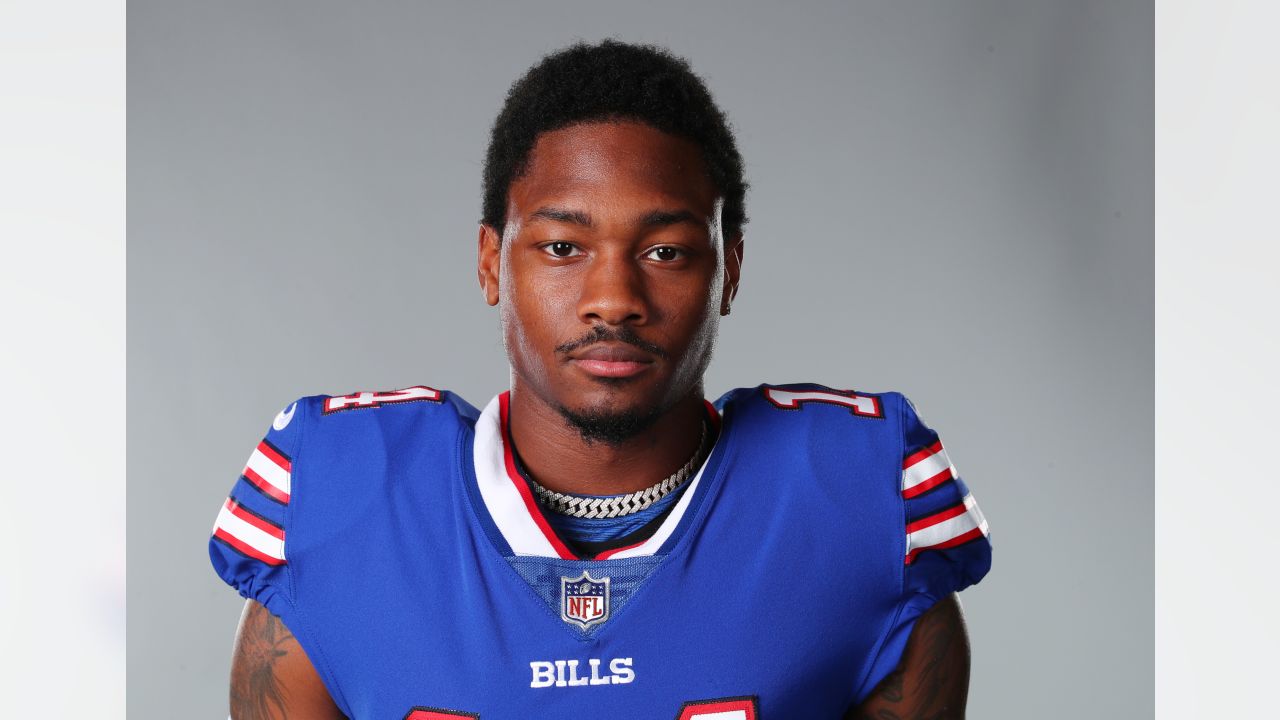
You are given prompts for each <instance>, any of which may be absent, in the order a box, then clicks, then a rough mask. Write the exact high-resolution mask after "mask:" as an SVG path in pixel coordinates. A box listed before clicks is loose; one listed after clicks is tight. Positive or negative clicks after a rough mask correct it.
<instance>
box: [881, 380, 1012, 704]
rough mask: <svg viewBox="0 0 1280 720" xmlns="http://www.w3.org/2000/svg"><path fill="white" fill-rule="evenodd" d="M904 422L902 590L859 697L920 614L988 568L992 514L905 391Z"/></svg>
mask: <svg viewBox="0 0 1280 720" xmlns="http://www.w3.org/2000/svg"><path fill="white" fill-rule="evenodd" d="M900 400H901V402H900V403H899V405H900V421H901V428H902V446H901V447H902V466H901V474H900V492H901V496H902V509H903V519H902V523H903V530H902V533H903V534H902V546H901V547H902V588H901V590H902V596H901V601H900V603H899V606H898V612H897V616H896V617H895V618H894V621H893V623H892V625H891V626H890V627H889V628H888V630H887V632H886V636H885V640H884V642H883V644H882V646H881V649H880V652H879V653H877V656H876V659H875V661H874V663H873V666H872V671H871V673H870V675H869V677H868V678H867V681H866V682H865V683H864V684H863V686H862V688H861V690H860V691H859V694H858V702H861V701H862V700H863V699H865V698H866V696H868V695H870V694H871V691H872V690H874V689H875V686H876V685H877V684H878V683H879V682H880V680H882V679H884V677H886V676H887V675H888V674H889V673H891V672H893V670H894V669H895V668H897V666H898V663H899V661H900V660H901V658H902V653H903V651H904V650H905V649H906V646H907V640H908V639H909V638H910V635H911V629H912V628H913V627H914V626H915V621H916V620H917V619H918V618H919V617H920V616H921V615H923V614H924V613H925V611H927V610H928V609H929V608H931V607H933V605H934V604H936V603H937V602H938V601H939V600H941V599H943V598H945V597H946V596H947V595H949V594H951V593H953V592H958V591H960V590H963V589H965V588H967V587H969V586H970V585H973V584H974V583H977V582H978V581H979V580H981V579H982V578H983V576H985V575H986V574H987V571H989V570H990V569H991V533H990V529H989V528H988V526H987V520H986V518H984V517H983V515H982V510H980V509H979V508H978V503H977V501H976V500H975V499H974V497H973V493H971V492H970V491H969V488H968V486H967V485H966V484H965V482H964V480H962V479H961V478H960V473H959V472H958V471H957V470H956V466H955V465H954V464H953V463H952V462H951V457H950V456H949V455H948V454H947V450H946V447H944V446H943V444H942V440H941V438H939V437H938V433H936V432H934V431H933V430H932V429H930V428H929V426H927V425H925V424H924V422H923V421H922V420H921V419H920V417H919V415H917V414H916V410H915V407H914V406H913V405H912V404H911V401H909V400H907V399H906V398H905V397H900Z"/></svg>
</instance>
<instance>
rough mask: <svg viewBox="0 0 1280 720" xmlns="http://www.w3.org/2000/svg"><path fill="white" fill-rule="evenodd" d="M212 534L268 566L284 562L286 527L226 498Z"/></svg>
mask: <svg viewBox="0 0 1280 720" xmlns="http://www.w3.org/2000/svg"><path fill="white" fill-rule="evenodd" d="M213 536H214V537H215V538H217V539H219V540H221V541H223V542H225V543H226V544H228V545H230V546H231V547H232V548H234V549H236V550H237V551H239V552H240V553H242V554H244V555H248V556H249V557H251V558H254V559H256V560H261V561H262V562H264V563H267V564H268V565H283V564H284V563H285V559H284V528H282V527H280V526H278V525H276V524H275V523H272V522H271V521H269V520H267V519H266V518H264V517H262V516H261V515H258V514H257V513H254V512H251V511H249V509H248V508H245V507H243V506H241V505H240V504H239V503H237V502H236V501H235V500H233V499H231V498H227V501H226V503H224V504H223V506H222V509H221V510H219V511H218V519H217V521H216V522H215V523H214V525H213Z"/></svg>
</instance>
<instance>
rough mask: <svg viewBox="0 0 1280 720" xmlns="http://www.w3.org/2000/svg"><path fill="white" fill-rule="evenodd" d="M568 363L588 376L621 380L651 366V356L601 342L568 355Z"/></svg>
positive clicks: (622, 345)
mask: <svg viewBox="0 0 1280 720" xmlns="http://www.w3.org/2000/svg"><path fill="white" fill-rule="evenodd" d="M569 361H570V362H571V363H573V364H574V365H576V366H578V368H579V369H581V370H582V371H583V372H586V373H587V374H588V375H594V376H596V377H605V378H622V377H631V376H633V375H638V374H640V373H642V372H644V371H645V370H648V369H649V368H650V367H652V366H653V356H652V355H650V354H648V353H646V352H644V351H643V350H640V349H639V348H636V347H634V346H631V345H628V344H626V343H620V342H601V343H596V344H594V345H589V346H587V347H585V348H582V349H580V350H576V351H574V352H572V353H570V354H569Z"/></svg>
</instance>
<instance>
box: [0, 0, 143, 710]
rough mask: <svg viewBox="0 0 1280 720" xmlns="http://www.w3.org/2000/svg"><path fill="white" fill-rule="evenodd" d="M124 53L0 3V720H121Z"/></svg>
mask: <svg viewBox="0 0 1280 720" xmlns="http://www.w3.org/2000/svg"><path fill="white" fill-rule="evenodd" d="M124 41H125V11H124V3H122V2H109V1H108V2H101V1H100V0H95V1H94V2H88V1H84V0H82V1H80V2H40V1H38V0H6V1H5V2H0V88H2V89H3V100H0V102H2V103H3V108H4V109H3V112H0V251H2V254H0V377H2V378H3V380H4V399H5V403H4V409H5V412H4V413H0V450H3V452H4V457H5V469H4V470H5V477H6V482H5V484H4V488H5V490H4V493H5V494H4V499H5V503H6V507H8V508H10V512H8V513H6V519H5V522H4V523H3V524H0V544H3V547H5V548H6V549H7V550H8V553H7V555H6V560H5V580H6V581H5V582H4V583H3V584H2V586H0V617H3V623H4V633H3V634H4V643H3V645H4V647H3V651H2V652H0V695H2V696H3V698H4V715H5V717H40V718H60V717H82V716H84V715H86V714H88V715H92V716H93V717H96V718H118V717H124V684H125V676H124V668H125V663H124V645H125V643H124V623H125V610H124V582H125V577H124V575H125V565H124V552H125V537H124V536H125V530H124V517H125V492H124V452H125V444H124V441H125V434H124V433H125V431H124V421H125V402H124V401H125V397H124V382H125V380H124V362H125V357H124V355H125V346H124V326H125V306H124V298H125V295H124V277H125V267H124V263H125V246H124V231H125V205H124V174H125V158H124V143H125V136H124V133H125V102H124V90H125V55H124ZM36 539H38V542H33V540H36Z"/></svg>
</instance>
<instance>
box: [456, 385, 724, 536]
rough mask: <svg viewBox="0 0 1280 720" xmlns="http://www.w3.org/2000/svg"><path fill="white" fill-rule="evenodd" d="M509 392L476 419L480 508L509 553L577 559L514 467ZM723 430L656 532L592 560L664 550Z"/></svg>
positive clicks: (687, 512) (711, 408) (714, 418)
mask: <svg viewBox="0 0 1280 720" xmlns="http://www.w3.org/2000/svg"><path fill="white" fill-rule="evenodd" d="M510 395H511V393H510V392H504V393H502V394H500V395H498V396H497V397H495V398H494V399H493V400H491V401H489V404H488V405H486V406H485V408H484V411H483V412H481V413H480V417H479V418H478V419H477V420H476V425H475V440H474V443H473V445H472V459H473V462H474V467H475V475H476V485H477V487H478V489H479V491H480V498H481V501H482V502H483V504H484V510H485V511H487V514H488V515H489V518H490V519H491V520H492V521H493V524H494V525H495V526H496V528H497V530H498V533H499V534H501V536H502V539H503V540H505V541H506V543H507V545H508V546H510V548H511V552H512V554H514V555H518V556H533V557H550V558H562V559H565V560H577V559H579V558H578V556H577V555H575V554H574V553H573V551H572V550H570V549H569V548H568V546H566V545H565V543H564V541H563V540H561V539H560V538H559V537H558V536H557V535H556V533H555V531H554V530H552V528H551V525H550V524H549V523H548V522H547V519H546V517H545V516H544V515H543V511H542V508H541V507H540V506H539V505H538V502H537V500H536V499H535V498H534V497H533V493H532V491H530V489H529V484H528V483H526V482H525V481H524V478H522V477H520V474H519V472H518V471H517V470H516V463H515V456H514V455H513V454H512V452H511V436H510V428H509V425H508V411H509V403H510ZM707 408H708V413H709V414H710V416H711V420H712V422H713V423H715V424H716V425H717V427H718V426H719V424H720V414H719V412H718V411H717V410H716V409H715V407H714V406H713V405H711V403H707ZM723 434H724V433H718V437H717V438H716V442H715V445H713V446H712V448H711V451H710V452H708V453H707V458H706V459H705V460H703V462H702V466H701V467H699V468H698V472H697V474H696V475H694V476H693V479H692V480H690V481H689V484H688V487H686V488H685V489H684V493H683V495H681V497H680V499H679V500H678V501H677V502H676V506H675V508H673V509H672V511H671V512H670V513H669V514H668V515H667V518H666V519H665V520H664V521H663V523H662V525H661V526H659V527H658V530H657V532H655V533H654V534H653V535H652V536H650V537H649V538H648V539H647V540H645V541H644V542H641V543H639V544H636V545H631V546H627V547H621V548H615V549H613V550H610V551H608V552H605V553H602V554H601V555H599V556H598V557H597V558H596V559H597V560H604V559H618V558H634V557H646V556H651V555H655V554H657V553H658V551H659V550H660V549H662V548H664V546H666V545H667V544H668V541H669V540H671V539H672V537H673V535H674V534H675V533H676V530H677V529H678V528H680V527H682V525H683V524H684V523H683V521H684V519H685V517H686V516H687V515H690V509H691V507H692V506H693V505H694V504H695V498H696V499H697V500H698V501H700V500H701V498H702V496H703V495H704V494H705V493H704V492H700V490H701V489H703V488H700V486H703V485H705V484H706V483H704V482H703V474H704V473H706V472H707V470H708V468H709V467H712V468H714V467H715V465H716V464H718V463H713V462H712V459H713V458H717V457H718V450H719V448H720V446H721V445H722V444H723V442H722V439H721V437H720V436H723ZM708 482H709V481H708ZM690 517H691V515H690Z"/></svg>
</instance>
